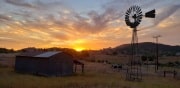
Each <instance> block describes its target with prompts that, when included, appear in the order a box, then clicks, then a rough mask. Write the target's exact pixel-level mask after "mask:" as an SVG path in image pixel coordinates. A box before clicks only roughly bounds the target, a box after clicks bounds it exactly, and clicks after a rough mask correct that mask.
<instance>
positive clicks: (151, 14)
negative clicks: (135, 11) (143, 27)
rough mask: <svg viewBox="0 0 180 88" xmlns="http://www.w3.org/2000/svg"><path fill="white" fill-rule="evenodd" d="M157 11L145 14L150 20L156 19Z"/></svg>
mask: <svg viewBox="0 0 180 88" xmlns="http://www.w3.org/2000/svg"><path fill="white" fill-rule="evenodd" d="M155 12H156V11H155V9H154V10H151V11H149V12H147V13H145V17H148V18H155V15H156V14H155Z"/></svg>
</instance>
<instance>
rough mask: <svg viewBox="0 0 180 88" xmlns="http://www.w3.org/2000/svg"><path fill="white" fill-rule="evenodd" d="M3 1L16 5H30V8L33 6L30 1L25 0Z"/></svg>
mask: <svg viewBox="0 0 180 88" xmlns="http://www.w3.org/2000/svg"><path fill="white" fill-rule="evenodd" d="M5 1H6V2H7V3H9V4H12V5H16V6H23V7H30V8H34V7H35V6H34V5H33V4H32V3H30V2H27V1H25V0H5Z"/></svg>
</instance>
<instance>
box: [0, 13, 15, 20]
mask: <svg viewBox="0 0 180 88" xmlns="http://www.w3.org/2000/svg"><path fill="white" fill-rule="evenodd" d="M0 20H1V21H10V20H12V19H11V17H9V16H7V15H5V14H0Z"/></svg>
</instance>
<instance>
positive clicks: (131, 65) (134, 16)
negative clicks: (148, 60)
mask: <svg viewBox="0 0 180 88" xmlns="http://www.w3.org/2000/svg"><path fill="white" fill-rule="evenodd" d="M143 17H148V18H155V9H154V10H151V11H149V12H147V13H145V15H143V13H142V11H141V8H140V7H139V6H137V5H134V6H131V7H130V8H129V9H128V10H127V12H126V15H125V22H126V24H127V26H129V27H130V28H132V29H133V32H132V40H131V47H132V55H131V58H130V59H129V62H128V70H127V74H126V79H127V80H142V72H141V59H140V57H138V36H137V31H138V30H137V26H138V25H139V24H140V22H141V20H142V18H143Z"/></svg>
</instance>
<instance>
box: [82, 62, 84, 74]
mask: <svg viewBox="0 0 180 88" xmlns="http://www.w3.org/2000/svg"><path fill="white" fill-rule="evenodd" d="M82 73H84V64H83V65H82Z"/></svg>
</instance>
